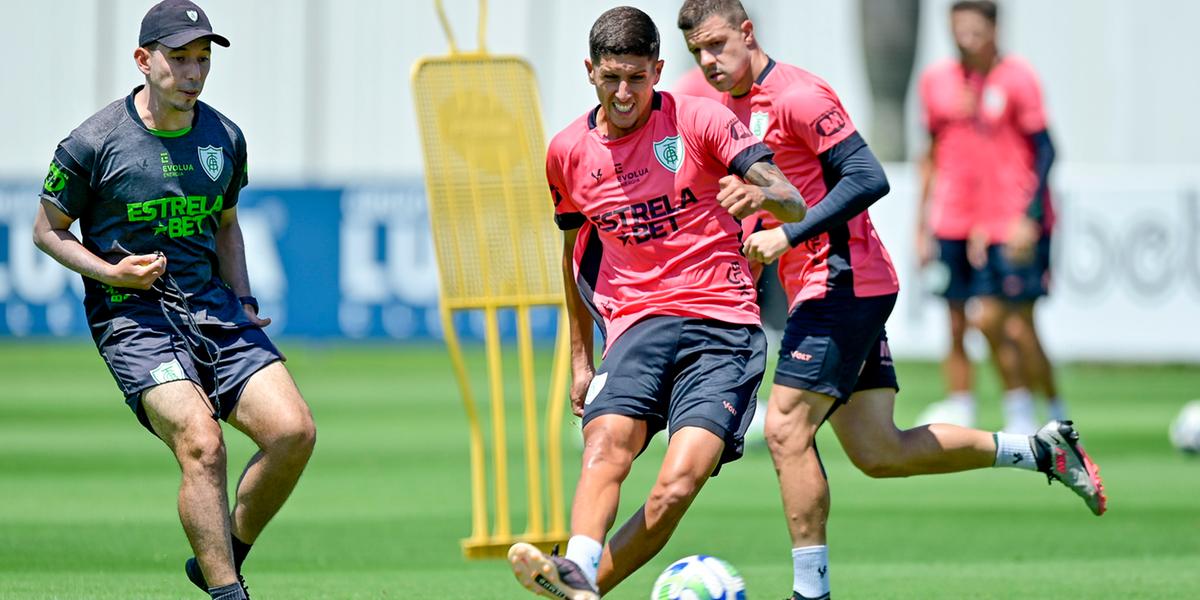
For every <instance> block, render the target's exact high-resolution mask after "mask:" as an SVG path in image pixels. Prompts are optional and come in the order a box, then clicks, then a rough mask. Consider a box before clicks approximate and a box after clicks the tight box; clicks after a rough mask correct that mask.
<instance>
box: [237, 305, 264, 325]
mask: <svg viewBox="0 0 1200 600" xmlns="http://www.w3.org/2000/svg"><path fill="white" fill-rule="evenodd" d="M242 310H244V311H246V318H247V319H250V322H251V323H254V324H255V325H258V326H259V327H266V326H267V325H270V324H271V318H270V317H267V318H265V319H264V318H261V317H259V316H258V310H257V309H256V308H254V307H253V306H251V305H249V304H243V305H242Z"/></svg>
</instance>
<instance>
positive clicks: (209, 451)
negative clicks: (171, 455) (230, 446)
mask: <svg viewBox="0 0 1200 600" xmlns="http://www.w3.org/2000/svg"><path fill="white" fill-rule="evenodd" d="M210 424H211V426H209V424H198V425H195V426H193V427H190V428H188V430H186V431H185V432H183V433H182V435H181V436H180V439H179V442H178V449H177V450H176V454H177V455H178V456H179V462H180V465H181V466H182V467H183V469H184V470H185V471H188V470H193V469H195V470H200V471H205V472H217V471H223V470H224V469H225V440H224V439H223V438H222V437H221V429H220V427H219V426H218V425H217V424H216V422H211V423H210Z"/></svg>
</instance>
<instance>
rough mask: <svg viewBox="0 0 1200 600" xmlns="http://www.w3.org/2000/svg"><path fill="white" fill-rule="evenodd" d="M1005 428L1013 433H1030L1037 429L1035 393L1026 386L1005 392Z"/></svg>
mask: <svg viewBox="0 0 1200 600" xmlns="http://www.w3.org/2000/svg"><path fill="white" fill-rule="evenodd" d="M1004 423H1005V424H1004V429H1005V431H1012V433H1025V434H1030V433H1033V432H1034V431H1036V430H1037V416H1036V413H1035V412H1034V407H1033V394H1031V393H1029V390H1027V389H1025V388H1017V389H1014V390H1008V391H1007V392H1004Z"/></svg>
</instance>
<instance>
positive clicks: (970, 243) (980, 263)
mask: <svg viewBox="0 0 1200 600" xmlns="http://www.w3.org/2000/svg"><path fill="white" fill-rule="evenodd" d="M967 262H969V263H971V266H972V267H975V268H976V269H982V268H984V267H986V266H987V262H988V234H987V232H986V231H984V230H982V229H976V230H974V231H972V232H971V235H968V236H967Z"/></svg>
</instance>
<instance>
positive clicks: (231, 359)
mask: <svg viewBox="0 0 1200 600" xmlns="http://www.w3.org/2000/svg"><path fill="white" fill-rule="evenodd" d="M200 331H201V333H202V334H204V336H205V337H207V338H209V339H210V340H212V341H213V342H214V343H215V344H216V346H217V347H218V348H220V356H219V359H217V360H216V364H215V365H213V366H212V367H210V366H208V365H205V364H203V362H200V361H197V360H196V359H195V358H193V356H192V353H195V354H196V356H197V357H199V358H200V359H201V360H202V361H205V362H213V360H214V359H216V358H217V357H215V356H213V355H214V354H216V352H213V351H211V350H210V349H209V348H208V347H205V346H204V345H203V344H202V345H201V347H199V348H197V347H195V346H192V347H191V353H189V351H188V346H187V344H188V342H186V341H185V340H184V339H182V338H180V337H179V335H178V334H176V333H175V332H174V331H172V330H171V328H170V326H169V325H165V324H164V325H161V326H134V327H123V328H120V329H116V330H111V329H110V330H108V331H105V332H104V333H103V334H102V335H101V336H100V337H99V339H97V340H96V347H97V349H99V350H100V356H102V357H104V362H105V364H107V365H108V370H109V371H111V372H112V375H113V379H115V380H116V381H117V386H118V387H120V388H121V392H122V393H123V394H125V403H126V404H128V405H129V408H130V409H132V410H133V412H134V414H135V415H137V418H138V421H139V422H141V424H142V425H144V426H145V427H146V429H149V430H150V431H151V432H152V433H153V432H154V429H153V428H151V427H150V420H149V419H148V418H147V417H146V411H145V409H144V408H143V407H142V392H144V391H146V390H147V389H150V388H152V387H154V386H156V385H159V384H162V383H167V382H168V381H177V380H183V379H186V380H190V381H193V382H195V383H196V384H197V385H199V386H200V387H201V388H202V389H204V391H205V393H207V394H208V395H209V397H210V402H211V401H212V396H213V392H214V389H215V391H216V400H217V404H218V405H219V414H220V416H221V418H222V419H228V418H229V414H230V413H231V412H233V407H234V406H236V405H237V401H238V399H239V398H240V397H241V395H242V389H243V388H244V387H245V386H246V382H247V381H248V380H249V379H250V376H251V375H253V374H255V373H257V372H258V371H259V370H261V369H262V368H263V367H265V366H267V365H269V364H271V363H273V362H275V361H278V360H284V357H283V354H282V353H281V352H280V351H279V349H278V348H276V347H275V344H273V343H271V340H270V338H268V337H267V334H266V333H264V332H263V330H262V329H261V328H258V327H253V326H251V327H244V328H240V329H228V328H224V327H201V328H200ZM217 382H219V383H220V387H219V388H216V387H215V386H216V384H217ZM214 408H215V407H214Z"/></svg>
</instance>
